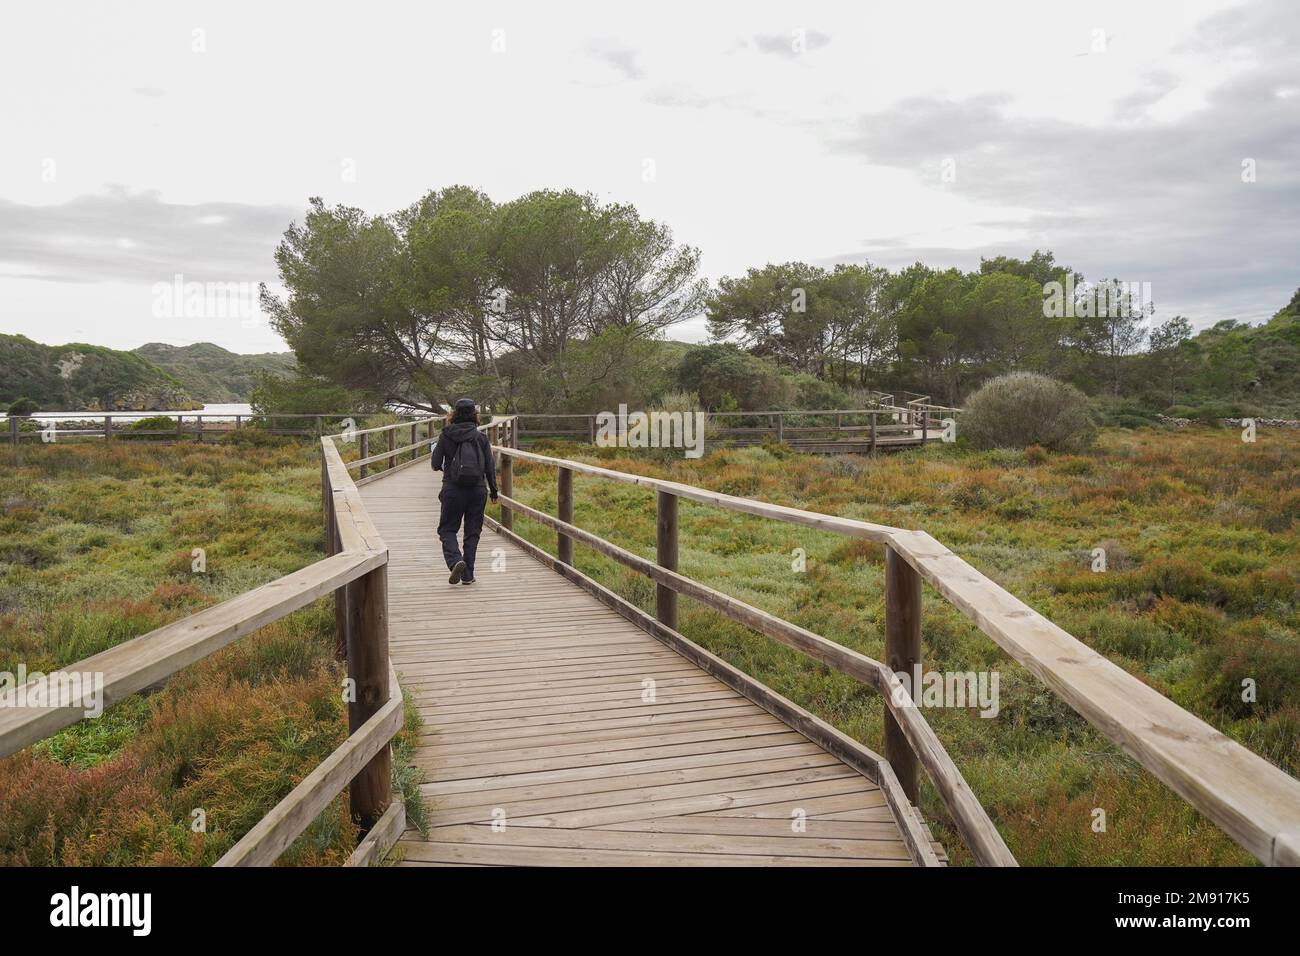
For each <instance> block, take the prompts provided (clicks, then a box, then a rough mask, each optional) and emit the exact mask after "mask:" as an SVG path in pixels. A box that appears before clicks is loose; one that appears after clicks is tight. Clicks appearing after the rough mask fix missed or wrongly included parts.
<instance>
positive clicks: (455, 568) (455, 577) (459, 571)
mask: <svg viewBox="0 0 1300 956" xmlns="http://www.w3.org/2000/svg"><path fill="white" fill-rule="evenodd" d="M464 574H465V562H464V561H457V562H456V563H455V564H453V565H452V566H451V577H449V578H448V579H447V583H448V584H460V579H461V577H462V576H463V575H464Z"/></svg>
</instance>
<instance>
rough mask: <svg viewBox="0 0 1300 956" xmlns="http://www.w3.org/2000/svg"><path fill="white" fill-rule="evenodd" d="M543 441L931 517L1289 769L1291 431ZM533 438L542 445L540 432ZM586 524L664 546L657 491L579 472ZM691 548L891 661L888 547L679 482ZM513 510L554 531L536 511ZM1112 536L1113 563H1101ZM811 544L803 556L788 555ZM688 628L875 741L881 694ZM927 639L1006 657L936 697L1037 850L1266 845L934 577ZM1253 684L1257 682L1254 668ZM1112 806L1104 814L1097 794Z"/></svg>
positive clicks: (953, 542) (1126, 663) (1299, 703)
mask: <svg viewBox="0 0 1300 956" xmlns="http://www.w3.org/2000/svg"><path fill="white" fill-rule="evenodd" d="M549 449H550V453H554V454H557V455H559V456H561V457H574V458H580V459H583V460H589V461H599V462H600V463H601V464H603V465H605V466H607V467H611V468H615V469H619V470H624V471H632V472H636V473H640V474H647V475H653V476H656V477H662V478H671V479H674V480H678V481H683V482H688V483H691V484H696V485H700V486H703V487H706V488H712V489H715V490H718V491H724V492H728V493H730V494H735V495H744V496H749V497H754V498H760V499H763V500H765V501H771V502H776V503H778V504H784V505H793V506H796V507H801V508H807V509H810V510H815V511H823V512H827V513H830V514H837V515H844V516H848V517H854V518H860V519H863V520H867V521H874V522H881V523H885V524H891V525H897V526H901V527H906V528H921V529H924V530H926V531H928V532H930V533H931V534H933V535H934V536H935V537H936V538H938V539H939V540H940V541H942V542H943V543H944V544H946V545H948V546H949V547H951V548H952V549H953V550H954V551H956V552H957V553H958V554H960V555H961V556H962V557H964V558H965V559H966V560H968V561H970V562H971V563H972V564H973V565H975V566H976V567H977V568H979V569H980V570H981V571H982V572H984V573H985V574H987V575H988V576H989V577H990V578H992V579H993V580H995V581H997V582H998V583H1000V584H1001V585H1002V586H1003V587H1005V588H1007V589H1008V590H1010V591H1011V592H1012V593H1014V594H1016V595H1018V596H1019V597H1021V598H1022V599H1024V600H1025V601H1027V602H1028V603H1029V604H1030V605H1032V606H1033V607H1035V608H1036V609H1038V610H1039V611H1041V612H1043V613H1044V614H1046V615H1047V616H1048V617H1050V618H1051V619H1052V620H1054V621H1056V622H1057V623H1058V624H1060V625H1061V626H1062V627H1064V628H1065V629H1066V630H1068V631H1070V632H1071V633H1072V634H1074V635H1075V636H1077V637H1078V638H1079V639H1081V640H1083V641H1084V642H1086V643H1088V644H1089V645H1091V646H1092V647H1094V648H1096V649H1097V650H1098V651H1100V652H1102V653H1104V654H1106V655H1107V656H1108V657H1109V658H1110V659H1111V660H1113V661H1115V662H1116V663H1117V664H1119V665H1120V666H1121V667H1123V668H1125V669H1126V670H1128V671H1129V672H1130V673H1132V674H1134V675H1136V676H1137V677H1139V678H1140V679H1142V680H1143V681H1145V682H1147V683H1148V684H1150V685H1152V686H1154V687H1156V688H1157V689H1159V690H1160V691H1161V692H1162V693H1164V694H1166V695H1168V696H1169V697H1171V698H1173V699H1174V700H1175V701H1177V702H1178V703H1179V704H1181V705H1182V706H1184V707H1186V708H1188V709H1189V710H1191V711H1193V712H1194V713H1196V714H1198V715H1200V716H1201V717H1203V718H1204V719H1206V720H1207V721H1209V722H1210V723H1212V724H1214V725H1215V726H1217V727H1219V728H1221V729H1222V730H1223V731H1224V732H1225V733H1227V734H1229V735H1231V736H1232V737H1234V738H1236V739H1237V740H1239V741H1241V742H1242V743H1243V744H1245V745H1246V746H1248V747H1250V748H1251V749H1252V750H1254V751H1256V752H1257V753H1259V754H1261V755H1263V756H1265V757H1267V758H1268V759H1269V760H1271V761H1273V762H1275V763H1277V764H1279V765H1280V766H1282V767H1283V768H1285V769H1286V770H1287V771H1288V772H1290V773H1292V774H1295V773H1297V771H1298V770H1300V637H1298V636H1297V633H1298V630H1300V611H1298V610H1297V609H1298V607H1300V538H1297V533H1296V532H1297V526H1296V523H1297V519H1298V518H1300V434H1297V433H1295V432H1291V431H1285V430H1267V431H1263V432H1261V434H1260V437H1259V440H1258V441H1257V442H1256V443H1255V444H1253V445H1252V444H1244V443H1243V442H1242V441H1241V440H1240V436H1239V433H1238V432H1237V431H1235V430H1226V429H1225V430H1217V429H1208V428H1205V429H1195V430H1188V431H1182V432H1172V431H1156V430H1150V429H1142V430H1137V431H1119V430H1114V431H1107V432H1105V433H1103V434H1102V436H1101V438H1100V441H1099V442H1098V444H1097V446H1096V447H1095V448H1094V449H1093V450H1092V451H1091V452H1089V453H1087V454H1082V455H1056V454H1050V453H1047V452H1045V451H1043V450H1041V449H1037V448H1031V449H1029V450H1027V451H1024V452H1005V451H1002V452H977V451H973V450H969V449H964V448H962V447H960V446H938V445H936V446H931V447H929V448H927V449H924V450H917V451H908V452H903V453H899V454H894V455H890V456H882V457H880V458H878V459H875V460H872V459H869V458H867V457H848V456H845V457H835V458H827V457H816V456H803V455H794V454H791V453H789V452H788V451H786V450H784V449H782V448H780V447H779V446H778V447H769V448H749V449H736V450H722V449H720V450H715V451H712V452H710V453H709V454H707V455H706V456H705V457H704V458H702V459H700V460H697V461H687V460H684V459H680V458H678V459H673V460H669V459H667V458H662V457H661V458H659V459H658V460H655V459H652V458H648V457H647V456H646V454H645V453H636V452H631V453H629V452H625V451H620V450H615V449H610V450H601V451H593V449H591V448H589V447H587V448H583V447H579V446H566V445H560V444H551V445H549ZM538 450H545V449H543V448H539V449H538ZM516 475H517V477H516V482H515V492H516V496H517V497H519V498H520V500H522V501H525V502H527V503H529V504H532V505H534V506H535V507H538V508H541V509H544V510H546V511H548V512H549V513H551V514H554V513H555V490H554V481H555V479H554V471H553V470H552V469H550V468H540V467H526V466H521V467H520V468H519V469H518V471H517V472H516ZM575 485H576V499H575V515H576V521H577V523H578V524H579V525H580V526H581V527H583V528H586V529H588V530H591V531H594V532H596V533H598V534H600V535H601V536H603V537H605V538H607V539H609V540H612V541H615V542H616V543H619V544H621V545H623V546H625V547H629V548H631V549H632V550H635V551H637V552H638V553H640V554H642V555H644V556H646V557H653V555H654V538H655V530H654V505H653V497H652V496H651V495H649V494H647V493H646V492H645V491H643V490H641V489H638V488H635V487H632V486H628V485H622V484H616V483H612V482H602V481H600V480H599V479H595V478H584V477H582V476H577V480H576V482H575ZM680 520H681V533H680V540H681V556H680V563H681V569H682V572H683V573H684V574H687V575H689V576H691V577H693V578H695V579H696V580H699V581H703V582H705V583H707V584H710V585H713V586H715V587H717V588H719V589H721V590H723V591H725V592H726V593H728V594H731V595H734V596H736V597H738V598H741V599H743V600H745V601H747V602H749V603H751V604H754V605H756V606H758V607H761V608H764V609H765V610H768V611H771V612H773V613H775V614H778V615H780V616H781V617H784V618H786V619H788V620H791V621H794V622H796V623H799V624H801V625H803V626H805V627H807V628H809V629H811V630H813V631H815V632H817V633H819V634H822V635H824V636H826V637H828V638H831V639H833V640H835V641H838V642H840V643H843V644H845V645H847V646H849V647H853V648H856V649H858V650H861V651H862V652H864V653H866V654H869V655H871V656H873V657H876V658H877V659H880V658H881V657H882V656H883V621H884V607H883V598H882V581H883V557H882V551H881V548H880V547H879V546H877V545H873V544H870V543H868V542H862V541H852V540H848V539H844V538H840V537H838V536H835V535H828V534H820V533H817V532H814V531H812V530H809V529H804V528H799V527H794V526H791V525H783V524H778V523H776V522H771V521H764V520H762V519H759V518H750V517H747V516H743V515H738V514H735V513H732V512H724V511H721V510H719V509H715V508H710V507H708V506H705V505H697V504H693V503H690V502H682V504H681V516H680ZM516 529H517V530H520V531H521V532H522V533H524V534H525V536H527V537H528V538H529V539H530V540H532V541H534V542H536V543H538V544H541V545H543V546H545V547H547V548H548V549H550V550H552V551H553V550H554V535H553V533H550V532H547V531H546V530H545V529H542V528H541V527H540V526H538V525H536V524H535V523H533V522H529V521H527V520H526V519H519V520H517V521H516ZM1098 547H1100V548H1104V549H1105V551H1106V554H1107V559H1108V567H1107V570H1106V571H1105V572H1104V573H1094V572H1093V571H1092V569H1091V565H1092V551H1093V549H1094V548H1098ZM796 548H803V549H804V550H805V552H806V554H807V569H806V571H805V572H803V573H796V572H795V571H794V570H793V569H792V563H793V561H792V552H794V550H795V549H796ZM576 555H577V564H578V566H579V567H580V568H582V569H583V570H585V571H587V572H588V573H591V574H593V576H595V577H596V578H597V579H598V580H601V581H602V582H603V583H606V584H607V585H610V586H612V587H613V588H614V589H615V590H617V591H618V592H619V593H621V594H623V595H624V596H626V597H629V598H631V599H633V600H635V601H636V602H637V603H638V604H639V605H640V606H642V607H643V608H646V609H647V610H652V609H653V587H652V585H650V584H649V583H648V582H647V581H646V580H645V579H643V578H641V577H640V576H638V575H635V574H633V573H632V572H630V571H627V570H626V569H623V568H621V567H619V566H617V565H615V564H613V562H611V561H608V560H607V559H604V558H600V557H599V556H596V555H593V554H592V553H591V552H590V551H589V550H588V549H585V548H583V547H582V546H581V545H579V546H578V547H577V548H576ZM681 620H682V630H683V631H684V632H685V633H686V634H687V635H688V636H690V637H692V638H693V639H695V640H696V641H698V642H699V643H701V644H702V645H704V646H706V647H708V648H709V649H710V650H712V651H714V652H716V653H718V654H720V655H721V656H723V657H724V658H726V659H727V660H729V661H731V662H732V663H734V664H736V665H738V666H739V667H741V668H742V669H744V670H745V671H747V672H748V673H750V674H753V675H755V676H757V677H758V678H760V679H762V680H763V681H764V682H766V683H767V684H769V685H770V686H772V687H774V688H775V689H777V690H778V691H780V692H781V693H783V694H786V695H787V696H789V697H791V698H792V699H794V700H796V701H798V702H799V703H801V704H803V705H804V706H806V707H808V708H809V709H811V710H813V711H814V712H816V713H817V714H819V715H821V716H822V717H824V718H825V719H827V720H829V721H831V722H832V723H834V724H835V725H836V726H838V727H840V728H841V729H843V730H845V731H847V732H848V733H850V734H852V735H853V736H855V737H857V738H858V739H860V740H863V741H864V742H866V743H867V744H868V745H870V746H873V747H875V748H877V749H879V748H880V747H881V746H882V743H881V741H882V708H881V704H880V701H879V699H878V698H877V697H876V695H875V694H874V693H873V692H871V691H868V690H867V689H865V688H864V687H862V686H860V685H858V684H857V683H856V682H854V681H853V680H851V679H849V678H845V677H842V676H840V675H837V674H835V673H833V672H831V671H830V670H829V669H827V668H825V667H823V666H821V665H818V664H815V663H812V662H810V661H808V660H807V659H806V658H804V657H802V656H801V655H799V654H797V653H796V652H794V651H791V650H788V649H786V648H784V647H782V646H780V645H777V644H775V643H774V642H772V641H770V640H768V639H766V638H763V637H761V636H758V635H755V634H753V633H752V632H749V631H747V630H745V629H744V628H742V627H740V626H738V625H734V624H732V623H730V622H728V621H726V620H724V619H722V618H721V617H720V616H719V615H717V614H716V613H714V612H712V611H708V610H706V609H703V608H701V607H700V606H698V605H695V604H694V603H693V602H690V601H687V600H685V599H683V601H682V609H681ZM923 640H924V655H925V665H926V667H927V668H933V669H937V670H943V671H948V670H954V671H966V670H976V671H979V670H985V669H994V670H997V671H998V672H999V674H1000V687H999V691H1000V705H1001V709H1000V712H999V713H998V715H997V716H996V717H995V718H991V719H986V718H980V717H979V716H978V715H977V714H976V713H975V712H974V711H972V710H958V709H946V710H945V709H931V710H928V711H927V712H926V714H927V717H928V719H929V720H930V722H931V724H932V725H933V726H934V728H935V730H936V733H937V734H938V735H939V738H940V739H941V740H942V741H943V742H944V744H945V745H946V746H947V748H948V750H949V752H950V753H951V754H952V756H953V759H954V760H955V761H956V762H957V764H958V766H960V767H961V769H962V771H963V773H964V774H965V775H966V777H967V780H968V781H969V782H970V784H971V786H972V787H973V789H974V791H975V793H976V794H977V795H978V797H979V798H980V800H981V801H982V802H983V803H984V805H985V806H986V807H987V808H988V810H989V812H990V814H991V815H992V817H993V818H994V820H995V821H996V822H997V824H998V827H999V829H1000V830H1001V832H1002V833H1003V835H1004V837H1005V838H1006V840H1007V843H1008V844H1009V845H1010V847H1011V849H1012V852H1014V853H1015V854H1016V856H1017V858H1018V859H1019V860H1020V861H1021V863H1023V864H1026V865H1032V864H1041V865H1109V864H1131V865H1191V864H1204V865H1216V864H1244V863H1250V862H1252V861H1253V858H1252V857H1250V856H1249V855H1248V854H1246V853H1245V852H1244V851H1242V850H1240V849H1239V848H1237V847H1236V845H1235V844H1233V843H1232V842H1231V841H1230V840H1229V839H1228V838H1227V837H1225V836H1224V835H1223V834H1222V833H1221V832H1220V831H1219V830H1218V829H1217V828H1216V827H1214V826H1213V825H1212V824H1211V823H1209V822H1208V821H1206V820H1205V819H1204V818H1202V817H1200V816H1199V815H1198V814H1197V813H1195V812H1194V811H1192V810H1191V809H1189V808H1188V807H1187V806H1186V804H1184V803H1183V802H1182V800H1180V799H1179V798H1178V797H1177V796H1175V795H1174V794H1173V793H1172V792H1171V791H1169V790H1167V789H1166V788H1165V787H1164V786H1163V785H1162V784H1160V783H1159V782H1158V781H1156V780H1155V779H1154V778H1153V777H1151V776H1150V775H1149V774H1147V773H1146V772H1145V771H1144V770H1142V769H1141V768H1140V767H1139V766H1138V765H1137V764H1135V763H1134V762H1132V761H1131V760H1130V759H1128V758H1127V757H1125V756H1124V755H1123V754H1122V753H1120V752H1119V750H1118V749H1117V748H1116V747H1114V746H1113V745H1111V744H1110V742H1109V741H1107V740H1106V739H1105V738H1103V737H1101V736H1100V735H1099V734H1097V733H1095V732H1094V731H1093V730H1092V728H1091V727H1090V726H1089V725H1088V724H1087V723H1086V722H1085V721H1084V720H1083V719H1082V718H1080V717H1079V716H1077V715H1076V714H1075V713H1074V712H1073V711H1072V710H1070V708H1069V707H1067V706H1066V705H1065V704H1063V703H1062V702H1061V701H1060V700H1059V699H1058V698H1056V697H1055V696H1054V695H1053V694H1051V693H1050V692H1049V691H1048V690H1047V689H1046V688H1045V687H1044V686H1043V685H1041V684H1040V683H1039V682H1038V681H1037V680H1035V679H1034V678H1033V677H1032V676H1030V675H1029V674H1028V673H1027V672H1025V671H1024V670H1022V669H1021V668H1020V667H1019V666H1018V665H1016V664H1015V663H1014V662H1012V661H1011V660H1010V659H1009V658H1008V657H1007V656H1006V655H1005V654H1003V653H1002V652H1001V651H1000V650H999V649H998V648H997V646H996V645H995V644H993V642H992V641H991V640H989V639H988V638H986V637H985V636H984V635H982V634H981V633H980V632H979V631H978V630H976V628H975V627H974V626H973V625H972V624H970V623H969V622H968V621H967V620H966V618H964V617H963V616H961V615H960V614H959V613H958V612H957V611H955V610H954V609H953V608H952V607H951V606H950V605H948V603H947V602H946V601H944V600H943V599H942V598H940V597H939V596H938V595H937V594H935V593H933V592H931V591H930V590H929V589H928V588H927V590H926V594H925V597H924V630H923ZM1246 678H1251V679H1253V680H1254V681H1255V682H1256V683H1257V688H1258V693H1257V699H1256V700H1255V701H1254V702H1251V703H1246V702H1243V700H1242V681H1243V679H1246ZM1096 808H1101V809H1103V810H1105V813H1106V830H1105V832H1094V830H1093V821H1094V813H1093V811H1094V809H1096ZM922 809H923V811H924V813H925V814H926V816H927V818H928V819H929V820H931V821H933V822H934V823H935V824H936V834H937V835H938V836H939V838H940V839H941V840H942V841H943V842H944V843H945V845H946V846H947V847H948V849H949V852H950V853H951V854H952V856H953V859H954V862H955V863H963V862H969V857H968V855H967V854H966V852H965V850H964V848H963V847H962V845H961V841H960V838H959V837H958V836H957V834H956V833H955V831H953V830H952V829H951V827H950V826H948V821H947V817H946V814H945V812H944V809H943V805H942V803H941V802H940V800H939V799H938V796H937V794H936V793H935V792H934V791H933V790H932V789H930V788H929V787H928V784H927V785H926V790H925V792H923V794H922Z"/></svg>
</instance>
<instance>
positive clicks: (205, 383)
mask: <svg viewBox="0 0 1300 956" xmlns="http://www.w3.org/2000/svg"><path fill="white" fill-rule="evenodd" d="M132 352H133V353H134V354H136V355H138V356H140V357H141V358H144V359H147V360H149V361H150V362H152V363H153V364H154V365H157V366H158V367H159V368H161V369H163V370H164V371H165V372H167V373H168V374H169V375H171V376H172V377H173V378H175V379H176V380H177V381H179V382H180V383H181V385H183V386H184V388H185V390H186V391H187V392H189V393H190V394H191V395H193V396H195V397H196V398H197V399H199V400H200V401H203V402H246V401H248V400H249V395H250V394H251V393H252V391H253V386H254V385H255V384H256V378H257V374H258V372H269V373H271V374H273V375H289V374H291V373H292V372H293V368H294V358H293V353H292V352H264V353H262V354H260V355H240V354H238V353H236V352H230V351H227V350H226V349H223V348H222V347H221V346H219V345H213V344H212V343H211V342H198V343H196V344H194V345H164V344H163V343H161V342H150V343H149V344H148V345H142V346H140V347H139V348H138V349H132Z"/></svg>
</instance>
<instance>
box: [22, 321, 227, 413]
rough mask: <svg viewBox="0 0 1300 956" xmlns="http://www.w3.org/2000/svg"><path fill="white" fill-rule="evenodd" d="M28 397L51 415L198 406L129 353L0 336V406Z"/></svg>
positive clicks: (152, 366) (174, 381)
mask: <svg viewBox="0 0 1300 956" xmlns="http://www.w3.org/2000/svg"><path fill="white" fill-rule="evenodd" d="M19 398H30V399H32V400H34V401H35V402H36V403H37V404H38V405H39V406H40V407H41V408H42V409H48V410H51V411H80V410H82V409H103V410H105V411H115V410H117V411H153V410H160V409H189V408H198V407H200V404H201V403H200V402H198V401H196V400H195V399H194V398H193V397H192V396H191V395H190V394H189V393H188V392H187V391H186V389H185V387H184V386H183V385H182V384H181V383H180V381H179V380H177V379H176V378H175V377H173V376H172V375H169V374H168V373H167V372H165V371H164V370H163V369H161V368H159V367H158V366H157V365H155V364H154V363H153V362H150V361H149V360H147V359H145V358H142V357H141V356H139V355H135V354H133V353H131V352H119V351H118V350H116V349H107V348H104V347H103V346H99V345H87V344H85V343H82V342H72V343H69V344H68V345H42V344H41V343H40V342H33V341H32V340H31V339H29V338H27V337H26V336H23V335H3V334H0V404H2V405H4V406H6V407H7V406H8V405H9V404H10V403H12V402H14V401H16V400H17V399H19Z"/></svg>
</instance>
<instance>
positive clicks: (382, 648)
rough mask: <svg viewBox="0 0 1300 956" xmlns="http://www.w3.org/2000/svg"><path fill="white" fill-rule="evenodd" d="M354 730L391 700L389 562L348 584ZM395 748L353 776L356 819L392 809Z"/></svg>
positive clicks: (367, 821)
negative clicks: (392, 751)
mask: <svg viewBox="0 0 1300 956" xmlns="http://www.w3.org/2000/svg"><path fill="white" fill-rule="evenodd" d="M347 590H348V614H347V616H348V678H349V680H350V681H351V684H350V689H351V690H352V692H353V698H354V699H352V700H350V701H349V703H348V732H349V733H350V734H354V733H356V732H357V730H358V729H359V728H360V727H361V725H362V724H364V723H365V722H366V721H367V720H369V719H370V718H371V717H373V716H374V715H375V714H376V713H377V712H378V711H379V709H380V708H381V707H383V706H384V704H386V703H387V702H388V694H389V686H388V566H387V565H386V564H385V565H380V566H379V567H377V568H375V569H374V570H373V571H370V572H369V573H367V574H364V575H362V576H361V577H359V578H357V579H356V580H355V581H353V582H352V583H351V584H349V585H348V586H347ZM391 774H392V755H391V753H390V750H389V747H388V746H385V747H384V749H383V750H381V751H379V753H377V754H375V756H374V758H373V759H371V761H370V763H368V764H366V766H365V767H364V768H362V770H361V771H360V772H359V773H358V774H357V775H356V776H355V777H354V778H353V779H352V784H351V789H350V794H351V808H352V819H353V821H354V822H355V823H357V825H358V826H360V827H361V828H362V829H363V830H367V829H369V828H370V827H371V826H373V825H374V823H375V821H376V820H378V819H379V818H380V816H382V815H383V812H384V811H385V810H387V809H388V801H389V793H390V791H391V788H392V781H391V779H390V777H391Z"/></svg>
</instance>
